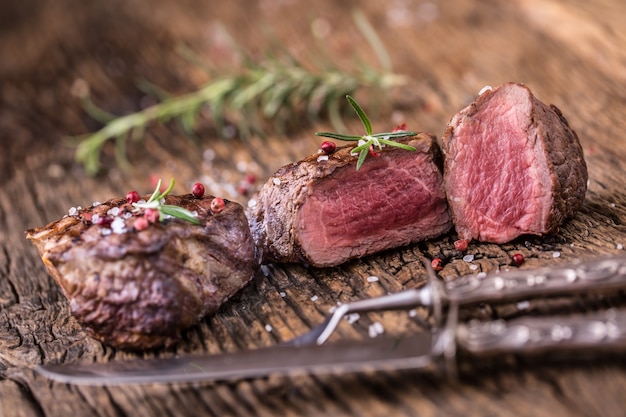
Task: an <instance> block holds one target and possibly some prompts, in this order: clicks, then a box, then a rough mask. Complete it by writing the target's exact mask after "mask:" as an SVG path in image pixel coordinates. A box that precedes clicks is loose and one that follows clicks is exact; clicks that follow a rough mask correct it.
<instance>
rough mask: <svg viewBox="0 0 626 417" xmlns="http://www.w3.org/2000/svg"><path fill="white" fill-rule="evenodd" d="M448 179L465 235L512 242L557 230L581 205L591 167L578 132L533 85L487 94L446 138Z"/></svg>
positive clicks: (467, 110)
mask: <svg viewBox="0 0 626 417" xmlns="http://www.w3.org/2000/svg"><path fill="white" fill-rule="evenodd" d="M443 153H444V157H445V168H444V180H445V187H446V193H447V196H448V201H449V203H450V208H451V210H452V215H453V219H454V224H455V226H456V230H457V232H458V234H459V236H460V237H461V238H462V239H468V240H469V239H477V240H479V241H484V242H494V243H505V242H508V241H510V240H512V239H515V238H516V237H518V236H521V235H524V234H535V235H543V234H546V233H552V232H554V231H555V230H556V229H557V228H558V227H559V226H560V225H561V224H562V223H563V221H564V220H565V219H567V218H569V217H572V216H573V215H574V213H576V211H577V210H578V209H579V208H580V206H581V205H582V202H583V200H584V198H585V192H586V190H587V166H586V164H585V160H584V158H583V151H582V147H581V146H580V143H579V141H578V137H577V135H576V133H575V132H574V131H573V130H572V129H571V128H570V126H569V124H568V122H567V120H566V119H565V118H564V117H563V115H562V114H561V112H560V111H559V109H558V108H556V107H555V106H547V105H545V104H543V103H542V102H540V101H539V100H537V99H536V98H535V97H534V96H533V94H532V93H531V91H530V90H529V89H528V87H526V86H524V85H522V84H516V83H507V84H504V85H502V86H500V87H498V88H496V89H494V90H489V91H486V92H485V93H483V94H481V95H480V96H479V97H478V99H477V100H476V101H475V102H474V103H472V104H470V105H469V106H468V107H466V108H465V109H463V110H462V111H461V112H459V113H458V114H457V115H455V116H454V117H453V118H452V120H451V121H450V123H449V124H448V128H447V130H446V132H445V134H444V137H443Z"/></svg>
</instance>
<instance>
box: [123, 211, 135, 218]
mask: <svg viewBox="0 0 626 417" xmlns="http://www.w3.org/2000/svg"><path fill="white" fill-rule="evenodd" d="M122 217H123V218H125V219H130V218H131V217H133V213H131V212H129V211H127V212H126V213H124V215H123V216H122Z"/></svg>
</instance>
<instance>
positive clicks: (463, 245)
mask: <svg viewBox="0 0 626 417" xmlns="http://www.w3.org/2000/svg"><path fill="white" fill-rule="evenodd" d="M468 246H469V242H468V241H467V239H459V240H456V241H454V249H456V250H458V251H461V252H465V251H466V250H467V247H468Z"/></svg>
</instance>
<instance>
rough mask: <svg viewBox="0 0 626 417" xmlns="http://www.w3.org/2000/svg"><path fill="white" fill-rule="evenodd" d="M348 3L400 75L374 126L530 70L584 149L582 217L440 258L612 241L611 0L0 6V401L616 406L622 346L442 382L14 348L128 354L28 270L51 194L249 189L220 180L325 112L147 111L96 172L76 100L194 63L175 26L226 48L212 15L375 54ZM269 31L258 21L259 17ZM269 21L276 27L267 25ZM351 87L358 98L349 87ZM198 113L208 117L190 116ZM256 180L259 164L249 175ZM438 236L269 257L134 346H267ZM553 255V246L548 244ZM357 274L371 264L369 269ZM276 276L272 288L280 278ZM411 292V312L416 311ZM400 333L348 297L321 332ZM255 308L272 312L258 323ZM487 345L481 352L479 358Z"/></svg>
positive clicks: (244, 410) (296, 137)
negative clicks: (188, 315) (240, 116)
mask: <svg viewBox="0 0 626 417" xmlns="http://www.w3.org/2000/svg"><path fill="white" fill-rule="evenodd" d="M355 9H359V10H361V11H363V12H364V13H365V15H366V16H367V18H368V20H369V21H370V22H371V23H372V25H373V26H374V27H375V29H376V31H377V33H378V34H379V36H380V37H381V38H382V40H383V42H384V44H385V45H386V47H387V49H388V52H389V54H390V57H391V61H392V63H393V69H394V71H395V72H396V73H399V74H404V75H406V76H407V77H408V83H407V84H406V85H405V86H404V87H402V88H401V89H398V90H395V91H393V92H391V93H390V94H389V97H385V99H384V100H382V102H383V103H385V104H384V105H383V106H381V108H380V112H379V113H378V114H377V116H376V117H375V118H374V120H373V122H374V126H375V129H377V130H383V129H385V130H386V129H389V128H390V127H393V126H394V125H395V124H396V123H397V122H398V121H406V122H407V124H408V125H409V127H410V128H411V129H414V130H427V131H431V132H433V133H435V134H436V135H438V136H441V134H442V133H443V130H444V128H445V125H446V123H447V121H448V120H449V118H450V117H451V116H452V115H453V114H454V113H456V112H457V111H458V110H460V109H461V108H462V107H464V106H465V105H466V104H468V103H469V102H470V101H471V100H472V99H473V98H474V97H475V96H476V94H477V92H478V91H479V90H480V89H481V88H482V87H483V86H485V85H494V86H495V85H499V84H501V83H503V82H506V81H518V82H523V83H525V84H527V85H528V86H529V87H530V88H531V89H532V90H533V91H534V93H535V94H536V95H537V96H538V97H539V98H540V99H541V100H542V101H544V102H547V103H553V104H555V105H557V106H558V107H559V108H560V109H561V110H562V111H563V113H564V114H565V116H566V117H567V118H568V120H569V122H570V124H571V126H572V127H573V128H574V129H575V130H576V131H577V132H578V135H579V136H580V138H581V142H582V145H583V148H584V151H585V156H586V160H587V163H588V168H589V177H590V181H589V192H588V194H587V199H586V202H585V204H584V206H583V208H582V210H581V212H580V213H579V215H578V216H577V217H576V218H574V219H573V220H571V221H570V222H568V223H567V224H566V225H565V226H564V227H563V228H562V230H561V231H560V232H559V233H558V234H556V235H554V236H546V237H543V238H537V237H530V238H527V239H519V240H517V241H515V242H511V243H509V244H506V245H500V246H497V245H489V244H475V243H473V244H471V245H470V249H469V252H468V253H471V254H474V255H475V257H476V260H475V261H474V264H475V265H477V266H478V269H476V270H471V269H470V265H469V264H468V263H467V262H464V261H462V260H461V259H459V257H454V256H453V257H452V258H451V259H450V261H449V262H448V263H447V264H446V267H445V268H444V270H443V271H441V272H440V276H441V277H442V278H443V279H454V277H456V276H458V275H461V274H465V273H477V272H478V271H485V272H489V271H493V270H495V269H497V268H500V267H501V268H504V267H507V266H508V265H509V264H510V257H511V255H512V254H513V253H517V252H520V253H522V254H524V255H525V257H526V259H527V262H526V263H525V264H524V265H523V266H522V267H523V268H530V267H535V266H540V265H541V266H544V265H552V264H557V263H562V262H567V261H568V260H572V259H575V258H578V257H592V256H596V255H608V254H617V253H622V252H621V251H622V249H621V248H622V247H623V245H626V226H625V224H626V194H625V191H624V184H625V183H626V172H625V169H624V168H625V165H626V164H625V162H626V141H625V140H624V131H625V130H626V116H625V115H626V24H625V22H626V4H625V3H624V2H622V1H619V0H598V1H577V0H548V1H539V0H527V1H524V0H517V1H495V0H488V1H481V2H464V1H458V0H456V1H435V0H423V1H420V0H390V1H385V2H379V1H373V0H371V1H369V0H368V1H343V2H336V1H331V0H324V1H316V2H301V1H296V0H258V1H249V2H243V1H240V2H200V1H194V0H184V1H179V2H168V1H163V0H159V1H140V0H136V1H133V2H127V1H121V0H115V1H110V2H82V1H75V0H74V1H73V0H62V1H56V2H52V1H44V0H38V1H33V2H17V1H9V2H3V3H2V4H0V141H1V142H0V143H1V144H2V150H1V151H0V187H1V191H0V236H1V239H0V248H1V250H0V416H5V415H6V416H68V415H95V416H127V415H128V416H149V415H172V416H173V415H176V416H183V415H189V416H192V415H193V416H196V415H205V414H206V415H215V416H230V415H233V416H245V415H266V416H277V415H285V416H289V415H294V416H295V415H325V416H328V415H333V416H335V415H336V416H344V415H345V416H367V417H369V416H414V415H415V416H417V415H426V416H468V415H476V416H542V415H545V416H561V415H562V416H598V415H603V416H622V415H624V413H625V412H624V404H625V402H624V393H625V392H626V367H625V366H624V365H625V362H624V361H623V360H620V359H615V360H610V361H600V362H594V363H592V364H574V363H565V364H555V365H550V366H546V367H539V366H524V365H523V363H518V362H515V361H514V363H512V364H508V366H507V367H506V369H501V370H498V369H493V367H492V368H491V369H490V371H489V372H481V373H480V374H475V375H473V376H472V375H467V376H465V377H464V378H463V379H462V380H461V382H460V383H458V384H454V383H450V382H446V381H443V380H438V379H434V378H432V377H428V376H423V375H420V374H419V373H416V372H389V373H377V374H359V375H350V376H341V377H336V376H328V377H298V378H278V377H276V378H269V379H263V380H255V381H240V382H233V383H226V384H180V385H153V386H141V387H138V386H131V387H117V388H98V387H75V386H67V385H64V384H58V383H51V382H49V381H47V380H45V379H44V378H42V377H40V376H38V375H37V374H35V372H34V371H33V370H32V367H33V366H34V365H37V364H41V363H45V362H57V361H67V362H71V361H78V360H90V359H93V360H111V359H124V358H129V357H133V356H134V355H133V354H130V353H125V352H118V351H115V350H112V349H111V348H109V347H107V346H103V345H102V344H100V343H98V342H96V341H94V340H93V339H90V338H88V337H87V336H86V335H85V333H84V332H83V331H82V330H81V328H80V326H79V325H78V324H77V323H76V322H75V321H74V320H73V318H72V317H71V316H70V314H69V307H68V305H67V302H66V301H65V299H64V297H63V296H62V295H61V293H60V292H59V290H58V289H57V287H56V285H55V283H54V282H53V281H52V279H51V278H50V277H49V276H48V275H47V274H46V271H45V269H44V267H43V264H42V262H41V260H40V258H39V257H38V256H37V253H36V251H35V248H34V247H32V246H31V245H30V243H28V242H27V241H26V240H25V238H24V230H26V229H28V228H31V227H35V226H41V225H44V224H46V223H48V222H49V221H52V220H56V219H57V218H59V217H61V216H62V215H64V214H65V213H67V210H68V208H69V207H72V206H77V205H83V206H86V205H89V204H91V202H92V201H94V200H100V201H102V200H105V199H108V198H110V197H113V196H122V195H124V194H125V193H126V191H128V190H130V189H137V190H140V191H141V192H150V191H151V190H152V185H151V183H150V178H151V177H154V176H159V177H162V178H165V179H169V178H170V177H175V178H176V180H177V182H178V186H177V189H176V191H177V192H180V193H182V192H187V189H188V188H189V186H190V184H192V183H193V182H195V181H198V180H200V181H203V182H205V183H207V184H208V185H209V192H211V193H212V194H216V195H222V196H225V197H228V198H231V199H234V200H236V201H240V202H241V203H243V204H246V202H247V198H248V196H246V195H242V194H241V193H238V192H237V184H239V182H240V181H242V180H243V179H244V178H245V177H246V175H248V174H253V175H255V176H256V177H257V178H258V181H259V182H261V181H264V178H266V177H267V176H268V175H269V174H271V173H272V172H273V171H274V170H276V169H277V168H279V167H280V166H282V165H284V164H286V163H289V162H292V161H294V160H297V159H300V158H302V157H304V156H306V155H308V154H309V153H312V152H315V151H316V149H317V148H318V146H319V143H320V142H321V141H320V139H319V138H317V137H315V136H314V135H313V134H312V133H313V132H315V131H317V130H320V129H327V128H328V127H329V126H328V124H327V121H325V120H324V119H322V120H321V121H320V122H319V123H318V124H316V125H311V124H309V123H305V122H302V123H300V124H298V123H296V127H295V128H294V129H293V130H292V131H291V132H290V134H289V137H288V138H285V137H284V136H280V135H277V134H274V135H273V134H270V135H269V138H268V139H267V140H265V141H263V140H260V139H258V138H252V139H250V140H247V141H241V140H237V139H234V140H230V141H223V140H221V139H219V138H218V137H217V136H216V135H215V133H214V132H213V131H212V130H211V129H210V128H206V129H201V130H200V131H199V139H198V141H197V142H193V141H190V140H188V139H186V138H185V137H184V136H183V135H182V134H181V133H180V131H179V130H178V129H177V127H176V126H175V125H174V124H166V125H154V126H151V127H150V129H148V131H147V132H146V137H145V139H144V141H143V142H140V143H136V144H132V145H129V149H128V150H129V159H130V161H131V164H132V165H131V167H130V168H129V169H126V170H124V169H120V168H119V166H118V165H116V164H115V162H114V159H113V157H112V153H111V152H110V151H111V150H110V149H109V148H108V147H107V152H106V155H105V156H104V158H103V162H104V163H105V170H104V171H103V172H102V173H101V174H100V175H99V176H97V177H88V176H86V175H85V173H84V170H83V168H82V167H81V166H80V165H78V164H76V163H75V162H74V150H75V148H74V146H73V145H72V143H70V142H69V141H68V140H67V139H66V138H67V136H72V135H78V134H83V133H86V132H90V131H93V130H95V129H97V128H98V127H99V124H98V123H97V122H95V121H94V120H93V119H91V118H90V117H88V116H87V115H86V114H85V112H84V111H83V110H82V108H81V104H80V101H79V100H78V98H77V92H78V90H80V89H81V88H84V87H85V86H88V87H89V88H90V91H91V93H92V96H93V98H94V101H96V103H97V104H98V105H100V106H101V107H102V108H104V109H106V110H107V111H110V112H112V113H115V114H124V113H128V112H130V111H135V110H137V109H139V108H141V107H143V106H146V105H149V104H151V103H153V102H154V101H153V98H151V97H150V96H149V95H146V94H145V93H144V92H142V91H141V90H140V89H139V88H138V87H137V86H138V82H139V80H148V81H150V82H151V83H153V84H155V85H157V86H160V87H162V88H164V89H166V90H168V91H171V92H174V93H183V92H187V91H191V90H193V89H194V88H197V87H199V86H200V85H201V84H202V83H204V82H206V81H207V76H206V74H205V73H204V72H203V71H201V70H200V69H198V68H197V67H195V66H194V65H191V64H190V63H189V61H188V60H186V59H184V58H182V57H181V55H180V54H179V53H178V52H177V51H178V50H179V48H180V46H181V45H186V46H187V47H189V48H190V49H191V50H193V51H195V52H196V53H197V54H198V55H199V57H200V58H202V59H203V60H206V61H207V62H211V63H222V62H223V63H224V64H225V65H235V66H236V65H237V62H236V61H232V58H233V55H232V52H231V51H229V50H228V48H227V44H225V43H224V39H223V38H221V37H220V33H221V32H220V31H219V27H220V25H223V26H224V27H225V28H226V29H227V30H228V32H229V33H230V34H231V35H232V36H233V38H234V39H235V40H236V41H237V42H238V43H239V44H240V45H241V47H242V48H244V49H245V50H247V51H248V52H249V53H250V54H251V55H252V56H256V57H259V56H260V55H261V54H262V53H263V51H267V50H268V49H269V50H271V48H272V45H273V43H272V42H277V43H278V44H280V45H282V46H283V47H285V48H287V50H288V51H290V53H292V54H293V55H294V56H296V57H300V58H303V59H304V58H306V57H307V56H309V55H308V54H310V53H311V51H315V50H319V49H316V48H318V47H319V45H320V44H322V45H324V47H325V49H326V53H327V55H328V56H330V57H331V58H332V59H333V60H334V61H336V63H337V65H339V66H341V67H343V68H347V69H349V68H351V66H353V65H354V60H353V58H354V56H355V55H357V56H359V57H361V59H367V60H371V62H372V63H373V65H376V62H377V61H376V58H375V57H374V55H373V51H372V50H371V48H370V47H369V45H368V44H367V43H366V42H365V41H364V39H363V36H362V34H361V33H360V32H359V31H358V30H357V28H356V26H355V23H354V20H353V19H352V13H353V11H354V10H355ZM268 34H271V36H268ZM272 38H273V39H272ZM363 94H364V95H363V97H364V102H363V103H362V104H364V106H365V107H366V108H370V107H371V106H373V105H374V104H375V103H374V101H377V100H376V98H374V97H371V95H368V94H367V92H363ZM207 120H209V118H208V117H207ZM257 185H258V184H257ZM454 240H455V235H454V234H453V233H451V234H450V235H447V236H444V237H442V238H440V239H437V240H435V241H431V242H426V243H421V244H417V245H414V246H411V247H406V248H401V249H399V250H396V251H390V252H385V253H383V254H380V255H377V256H371V257H368V258H365V259H362V260H356V261H353V262H350V263H347V264H345V265H342V266H340V267H337V268H329V269H308V268H305V267H304V266H302V265H271V266H269V267H267V268H265V269H264V270H263V272H260V273H259V274H258V276H257V278H256V279H255V281H254V282H253V283H252V284H251V285H250V286H248V287H247V288H245V289H244V290H243V291H242V292H241V293H240V294H238V295H237V296H236V297H234V298H233V299H232V300H231V301H230V302H229V303H228V304H227V305H225V306H224V307H223V308H222V309H221V310H220V311H219V312H218V314H216V315H215V316H213V317H208V318H206V319H205V320H203V321H202V323H200V324H199V325H198V326H196V327H194V328H193V329H191V330H189V331H188V332H186V333H185V334H184V337H183V339H182V340H181V343H180V344H179V345H177V346H176V347H174V348H173V349H170V350H167V351H164V352H150V353H146V356H159V355H163V356H171V355H173V354H184V353H189V352H194V353H197V352H203V351H207V352H211V353H219V352H223V351H234V350H240V349H245V348H250V347H260V346H269V345H272V344H275V343H277V342H279V341H282V340H286V339H289V338H290V337H293V336H294V335H296V334H300V333H302V332H304V331H306V330H307V329H308V328H310V327H311V326H314V325H315V324H317V323H319V322H321V321H322V320H323V319H324V317H325V316H326V315H327V314H328V311H329V309H330V308H331V307H332V306H334V305H336V304H337V302H344V303H345V302H349V301H354V300H357V299H361V298H365V297H372V296H376V295H381V294H384V293H387V292H391V291H398V290H401V289H403V288H412V287H416V286H419V285H421V284H422V283H423V282H424V276H423V268H422V266H421V260H422V259H424V258H425V257H432V256H435V255H436V254H440V253H443V254H444V255H445V254H453V251H452V249H453V242H454ZM557 254H558V255H559V257H555V255H557ZM372 275H375V276H377V277H379V281H378V282H368V281H367V279H366V278H367V277H368V276H372ZM283 295H284V296H283ZM611 306H616V307H626V305H625V304H624V300H623V297H621V295H619V294H618V295H617V296H592V295H588V296H584V297H578V298H576V299H560V300H553V301H551V302H546V301H544V300H536V301H533V302H531V303H530V304H529V305H528V306H527V307H526V309H525V310H524V311H519V310H518V309H517V308H516V306H499V307H494V306H483V307H482V308H480V309H476V311H472V312H469V313H468V314H469V315H471V316H476V317H480V318H494V317H503V318H508V317H513V316H517V315H521V314H539V313H545V312H550V313H555V312H558V313H570V312H583V311H588V310H597V309H602V308H607V307H611ZM422 313H423V312H422V311H418V315H420V314H422ZM375 321H379V322H381V323H383V325H384V326H385V330H386V332H387V333H388V334H389V333H399V332H405V331H412V330H415V329H416V328H418V327H419V325H418V323H417V322H416V321H415V320H414V319H412V318H410V317H409V316H408V315H407V314H406V313H379V314H371V315H367V316H362V317H361V319H360V320H359V321H358V322H357V323H355V324H353V325H351V326H350V325H348V324H347V323H344V324H342V327H340V329H339V336H340V337H351V338H363V339H367V338H368V326H369V324H371V323H373V322H375ZM266 325H270V326H271V331H267V330H266ZM485 365H486V364H485Z"/></svg>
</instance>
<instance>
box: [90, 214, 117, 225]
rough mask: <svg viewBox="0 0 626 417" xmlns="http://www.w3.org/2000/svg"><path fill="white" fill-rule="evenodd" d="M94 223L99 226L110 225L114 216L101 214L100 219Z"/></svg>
mask: <svg viewBox="0 0 626 417" xmlns="http://www.w3.org/2000/svg"><path fill="white" fill-rule="evenodd" d="M94 223H95V224H97V225H98V226H108V225H110V224H111V223H113V218H112V217H111V216H99V217H98V220H97V221H95V222H94Z"/></svg>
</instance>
